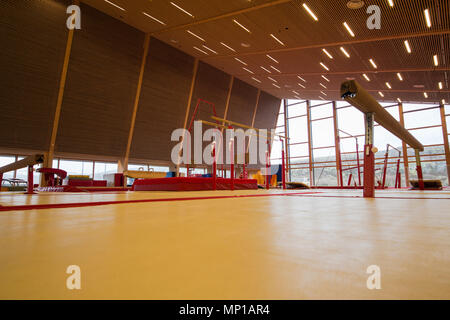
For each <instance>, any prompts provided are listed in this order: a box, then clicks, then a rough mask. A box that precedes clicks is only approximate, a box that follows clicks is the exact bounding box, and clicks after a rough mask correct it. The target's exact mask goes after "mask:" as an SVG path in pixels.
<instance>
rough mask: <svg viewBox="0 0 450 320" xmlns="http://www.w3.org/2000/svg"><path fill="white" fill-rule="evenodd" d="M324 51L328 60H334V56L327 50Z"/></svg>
mask: <svg viewBox="0 0 450 320" xmlns="http://www.w3.org/2000/svg"><path fill="white" fill-rule="evenodd" d="M322 51H323V52H324V53H325V54H326V55H327V56H328V58H330V59H333V56H332V55H331V54H330V53H329V52H328V51H327V50H326V49H322Z"/></svg>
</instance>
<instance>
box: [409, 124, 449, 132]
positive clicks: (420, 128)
mask: <svg viewBox="0 0 450 320" xmlns="http://www.w3.org/2000/svg"><path fill="white" fill-rule="evenodd" d="M440 127H442V125H441V124H437V125H434V126H426V127H417V128H409V129H406V130H409V131H413V130H422V129H432V128H440Z"/></svg>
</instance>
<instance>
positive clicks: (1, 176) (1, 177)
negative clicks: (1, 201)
mask: <svg viewBox="0 0 450 320" xmlns="http://www.w3.org/2000/svg"><path fill="white" fill-rule="evenodd" d="M2 181H3V173H0V191H1V188H2Z"/></svg>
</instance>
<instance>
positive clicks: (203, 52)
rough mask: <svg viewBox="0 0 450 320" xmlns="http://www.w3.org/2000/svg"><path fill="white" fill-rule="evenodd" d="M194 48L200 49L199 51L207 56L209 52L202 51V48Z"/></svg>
mask: <svg viewBox="0 0 450 320" xmlns="http://www.w3.org/2000/svg"><path fill="white" fill-rule="evenodd" d="M194 49H195V50H197V51H200V52H201V53H204V54H206V55H207V56H208V55H209V53H208V52H206V51H203V50H202V49H200V48H197V47H194Z"/></svg>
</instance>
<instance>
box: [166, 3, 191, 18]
mask: <svg viewBox="0 0 450 320" xmlns="http://www.w3.org/2000/svg"><path fill="white" fill-rule="evenodd" d="M170 4H171V5H173V6H174V7H175V8H177V9H178V10H180V11H182V12H184V13H185V14H187V15H188V16H190V17H191V18H194V16H193V15H192V14H191V13H190V12H188V11H187V10H184V9H183V8H182V7H180V6H179V5H177V4H176V3H173V2H170Z"/></svg>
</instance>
